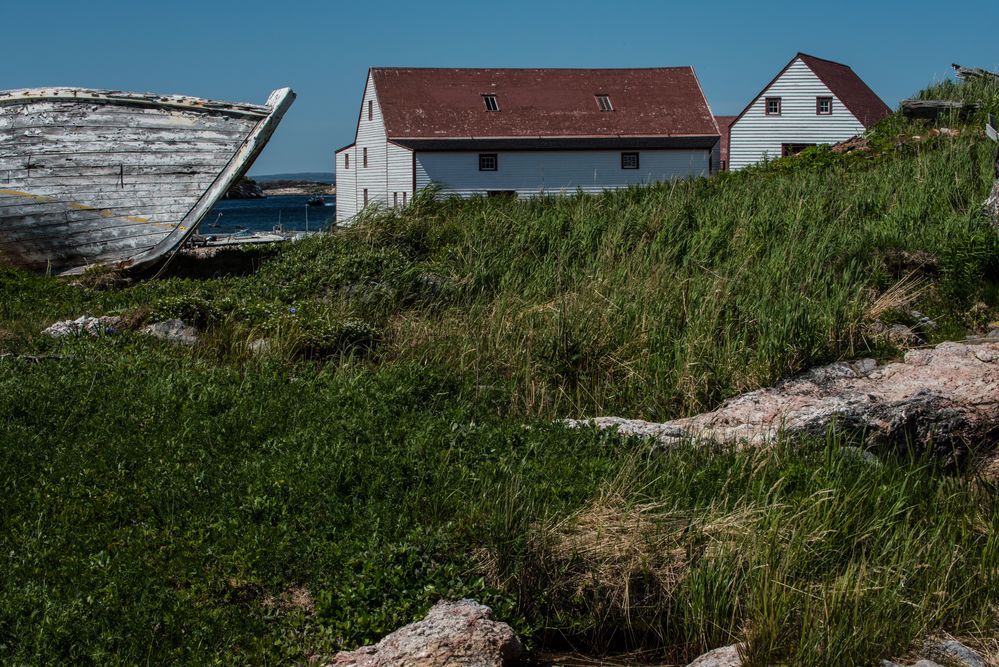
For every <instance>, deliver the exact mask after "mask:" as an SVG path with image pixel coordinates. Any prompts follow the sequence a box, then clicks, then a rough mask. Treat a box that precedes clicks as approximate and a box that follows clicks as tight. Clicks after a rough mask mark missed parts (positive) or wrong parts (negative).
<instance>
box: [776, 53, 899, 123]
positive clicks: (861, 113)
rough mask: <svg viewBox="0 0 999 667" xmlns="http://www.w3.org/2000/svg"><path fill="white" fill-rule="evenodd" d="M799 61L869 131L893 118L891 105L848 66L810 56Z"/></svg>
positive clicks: (801, 56)
mask: <svg viewBox="0 0 999 667" xmlns="http://www.w3.org/2000/svg"><path fill="white" fill-rule="evenodd" d="M796 57H798V58H801V61H802V62H803V63H805V64H806V65H808V68H809V69H811V70H812V71H813V72H815V75H816V76H817V77H819V79H820V80H821V81H822V83H824V84H826V86H827V87H828V88H829V90H831V91H832V93H833V95H835V96H836V97H838V98H839V100H840V102H842V103H843V104H844V105H845V106H846V108H847V109H849V110H850V113H852V114H853V115H854V116H856V118H857V120H859V121H860V122H861V123H862V124H863V125H864V127H866V128H870V127H871V126H873V125H874V124H876V123H877V122H878V121H879V120H881V119H882V118H884V117H885V116H887V115H889V114H891V109H890V108H889V107H888V105H887V104H885V103H884V102H883V101H882V100H881V98H880V97H878V96H877V93H875V92H874V91H873V90H871V89H870V87H869V86H868V85H867V84H866V83H864V81H863V79H861V78H860V77H859V76H857V74H856V72H854V71H853V70H852V69H850V68H849V67H848V66H847V65H844V64H842V63H837V62H833V61H832V60H825V59H824V58H816V57H815V56H810V55H808V54H807V53H799V54H798V55H797V56H796ZM791 62H794V61H793V60H792V61H791Z"/></svg>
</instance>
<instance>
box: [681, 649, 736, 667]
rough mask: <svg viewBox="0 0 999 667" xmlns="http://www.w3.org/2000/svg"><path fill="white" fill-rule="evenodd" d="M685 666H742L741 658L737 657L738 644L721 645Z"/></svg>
mask: <svg viewBox="0 0 999 667" xmlns="http://www.w3.org/2000/svg"><path fill="white" fill-rule="evenodd" d="M687 667H742V658H740V657H739V645H738V644H732V645H731V646H723V647H721V648H716V649H715V650H713V651H708V652H707V653H705V654H704V655H702V656H701V657H699V658H697V659H696V660H694V662H692V663H690V664H689V665H687Z"/></svg>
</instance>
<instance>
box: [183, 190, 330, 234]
mask: <svg viewBox="0 0 999 667" xmlns="http://www.w3.org/2000/svg"><path fill="white" fill-rule="evenodd" d="M311 198H312V197H310V196H308V195H278V196H273V197H266V198H264V199H222V200H220V201H219V202H218V203H217V204H215V206H213V207H212V210H211V212H209V214H208V215H206V216H205V219H204V220H202V221H201V226H200V227H199V228H198V233H199V234H206V235H208V234H234V233H236V232H239V231H243V230H247V231H250V232H269V231H271V230H273V229H274V228H275V227H278V226H280V227H281V228H282V229H283V230H284V231H288V232H290V231H306V230H308V231H311V232H315V231H320V230H323V229H326V228H327V227H328V226H329V225H330V224H331V223H333V222H334V220H335V219H336V196H335V195H328V196H326V197H324V198H323V199H324V200H325V202H326V203H327V205H326V206H309V205H308V202H309V199H311Z"/></svg>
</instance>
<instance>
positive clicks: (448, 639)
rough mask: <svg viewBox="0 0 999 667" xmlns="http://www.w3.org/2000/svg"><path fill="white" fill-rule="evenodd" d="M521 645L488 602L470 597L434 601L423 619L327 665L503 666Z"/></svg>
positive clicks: (334, 666)
mask: <svg viewBox="0 0 999 667" xmlns="http://www.w3.org/2000/svg"><path fill="white" fill-rule="evenodd" d="M523 651H524V647H523V645H522V644H521V643H520V639H519V638H518V637H517V635H516V633H514V631H513V629H512V628H510V626H509V625H507V624H506V623H500V622H498V621H495V620H493V613H492V610H491V609H489V607H486V606H484V605H481V604H478V603H477V602H475V601H474V600H458V601H456V602H448V601H444V600H442V601H441V602H438V603H437V604H436V605H434V607H433V608H432V609H431V610H430V611H429V612H428V613H427V615H426V617H425V618H424V619H423V620H422V621H418V622H416V623H411V624H410V625H407V626H405V627H403V628H400V629H399V630H396V631H395V632H393V633H392V634H390V635H388V636H387V637H385V638H384V639H382V640H381V641H380V642H378V643H377V644H375V645H374V646H364V647H362V648H359V649H357V650H356V651H344V652H341V653H338V654H337V655H336V656H334V657H333V659H332V661H330V662H327V663H326V664H327V665H329V666H330V667H390V666H391V667H444V666H445V665H448V666H454V667H502V666H503V665H509V664H511V663H512V662H513V661H514V660H516V659H517V658H519V657H520V655H521V654H522V653H523Z"/></svg>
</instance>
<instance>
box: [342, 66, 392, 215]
mask: <svg viewBox="0 0 999 667" xmlns="http://www.w3.org/2000/svg"><path fill="white" fill-rule="evenodd" d="M368 102H371V110H372V113H371V117H370V120H369V118H368ZM356 143H357V146H356V148H355V150H356V153H357V174H356V176H355V177H356V178H357V194H356V195H355V197H356V207H357V210H358V212H360V211H361V210H362V209H363V208H364V191H365V190H367V192H368V201H367V203H368V204H369V205H370V204H375V203H378V204H381V205H382V206H384V205H385V204H387V203H388V195H387V192H388V183H387V176H386V173H387V169H388V139H387V136H386V133H385V123H384V121H383V120H382V110H381V107H380V106H379V105H378V95H377V94H376V91H375V82H374V79H373V78H372V77H371V75H370V74H369V75H368V81H367V84H365V86H364V97H363V98H362V100H361V115H360V119H359V121H358V124H357V142H356ZM365 149H367V151H368V164H367V166H365V165H364V151H365ZM352 167H353V165H352ZM337 218H338V219H340V218H339V216H337Z"/></svg>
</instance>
